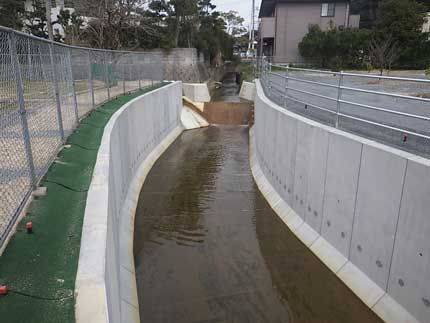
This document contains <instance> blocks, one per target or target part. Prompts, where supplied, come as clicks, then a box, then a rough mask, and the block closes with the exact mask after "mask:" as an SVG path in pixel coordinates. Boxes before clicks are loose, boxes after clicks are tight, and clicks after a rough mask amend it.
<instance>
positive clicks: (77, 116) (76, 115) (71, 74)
mask: <svg viewBox="0 0 430 323" xmlns="http://www.w3.org/2000/svg"><path fill="white" fill-rule="evenodd" d="M71 51H72V50H71V49H70V48H67V61H68V62H67V64H68V65H69V67H70V77H71V78H72V91H73V93H72V95H73V107H74V110H75V118H76V123H79V112H78V99H77V97H76V83H75V78H74V77H73V66H72V53H71Z"/></svg>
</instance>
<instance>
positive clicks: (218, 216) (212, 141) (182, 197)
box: [134, 126, 380, 323]
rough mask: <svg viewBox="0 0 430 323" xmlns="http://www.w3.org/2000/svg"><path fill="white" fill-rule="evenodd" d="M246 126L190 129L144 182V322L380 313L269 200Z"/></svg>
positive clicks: (358, 317) (139, 223)
mask: <svg viewBox="0 0 430 323" xmlns="http://www.w3.org/2000/svg"><path fill="white" fill-rule="evenodd" d="M248 130H249V129H248V127H244V126H211V127H209V128H204V129H198V130H191V131H186V132H184V133H183V134H182V135H181V136H180V137H179V138H178V139H177V140H176V141H175V142H174V143H173V144H172V146H171V147H170V148H169V149H168V150H167V151H166V152H165V153H164V154H163V155H162V156H161V158H160V159H159V160H158V161H157V163H156V164H155V165H154V168H153V169H152V170H151V172H150V174H149V175H148V177H147V179H146V181H145V184H144V186H143V188H142V191H141V195H140V199H139V204H138V208H137V211H136V220H135V221H136V222H135V241H134V252H135V265H136V276H137V288H138V296H139V306H140V315H141V321H142V322H151V323H156V322H359V323H363V322H380V320H379V318H378V317H376V316H375V314H373V312H372V311H371V310H370V309H368V308H367V307H366V306H365V305H364V304H363V303H362V302H361V301H360V300H359V299H358V298H357V297H356V296H355V295H354V294H353V293H352V292H351V291H350V290H349V289H348V288H347V287H346V286H345V285H344V284H343V283H342V282H341V281H340V280H338V279H337V277H336V276H335V275H334V274H333V273H332V272H331V271H330V270H329V269H327V268H326V267H325V266H324V265H323V264H322V263H321V262H320V261H319V260H318V259H317V258H316V257H315V256H314V255H313V254H312V253H311V251H309V250H308V249H307V247H305V246H304V245H303V244H302V243H301V242H300V241H299V240H298V239H297V238H296V237H295V236H294V234H293V233H291V232H290V231H289V229H288V228H287V227H286V226H285V224H284V223H283V222H282V221H281V220H280V219H279V218H278V216H277V215H276V214H275V213H274V212H273V211H272V210H271V209H270V206H269V205H268V204H267V202H266V201H265V200H264V197H263V196H262V195H261V193H260V192H259V191H258V188H257V186H256V184H255V183H254V181H253V178H252V174H251V170H250V167H249V161H248V160H249V159H248Z"/></svg>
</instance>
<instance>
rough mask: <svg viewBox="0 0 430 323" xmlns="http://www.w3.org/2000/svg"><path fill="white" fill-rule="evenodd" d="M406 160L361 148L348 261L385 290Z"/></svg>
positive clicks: (388, 153)
mask: <svg viewBox="0 0 430 323" xmlns="http://www.w3.org/2000/svg"><path fill="white" fill-rule="evenodd" d="M405 167H406V160H405V159H404V158H402V157H400V156H396V155H393V154H392V153H391V152H387V151H384V150H381V149H379V148H375V147H372V146H370V145H364V146H363V153H362V159H361V168H360V177H359V184H358V192H357V204H356V210H355V218H354V232H353V235H352V245H351V252H350V257H349V258H350V260H351V261H352V262H353V263H354V264H355V265H356V266H357V267H358V268H360V269H361V270H362V271H364V272H365V273H366V274H367V275H368V276H369V277H370V278H371V279H372V280H373V281H374V282H375V283H377V284H378V285H379V286H380V287H381V288H382V289H386V287H387V280H388V272H389V267H390V263H391V255H392V252H393V244H394V236H395V231H396V225H397V219H398V215H399V207H400V198H401V195H402V187H403V179H404V175H405Z"/></svg>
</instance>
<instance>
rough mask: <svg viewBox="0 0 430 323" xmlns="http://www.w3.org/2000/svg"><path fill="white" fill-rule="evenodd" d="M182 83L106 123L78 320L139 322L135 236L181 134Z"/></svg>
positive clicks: (89, 213) (89, 208)
mask: <svg viewBox="0 0 430 323" xmlns="http://www.w3.org/2000/svg"><path fill="white" fill-rule="evenodd" d="M181 109H182V84H181V82H175V83H172V84H169V85H166V86H164V87H161V88H159V89H157V90H154V91H152V92H149V93H146V94H144V95H141V96H139V97H137V98H136V99H134V100H132V101H130V102H128V103H127V104H125V105H124V106H123V107H122V108H121V109H120V110H118V111H117V112H116V113H115V114H114V115H113V116H112V118H111V120H110V121H109V123H108V124H107V125H106V127H105V130H104V134H103V138H102V142H101V145H100V148H99V152H98V156H97V162H96V166H95V168H94V173H93V178H92V181H91V185H90V189H89V192H88V197H87V204H86V209H85V217H84V225H83V231H82V238H81V250H80V256H79V266H78V273H77V277H76V283H75V295H76V309H75V314H76V315H75V316H76V322H82V323H87V322H94V323H102V322H103V323H104V322H127V323H129V322H136V323H137V322H140V318H139V306H138V299H137V291H136V280H135V268H134V256H133V233H134V215H135V209H136V206H137V201H138V197H139V193H140V190H141V187H142V185H143V182H144V180H145V177H146V175H147V173H148V172H149V170H150V169H151V167H152V165H153V164H154V163H155V161H156V160H157V158H158V157H159V156H160V155H161V154H162V152H163V151H164V150H165V149H167V147H168V146H169V144H170V143H171V142H173V140H174V139H175V138H176V137H177V136H178V135H179V134H180V133H181V132H182V129H183V128H182V125H181V119H180V117H181Z"/></svg>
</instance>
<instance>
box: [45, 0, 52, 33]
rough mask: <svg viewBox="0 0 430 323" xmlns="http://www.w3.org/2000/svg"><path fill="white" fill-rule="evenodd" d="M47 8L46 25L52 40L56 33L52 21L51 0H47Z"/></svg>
mask: <svg viewBox="0 0 430 323" xmlns="http://www.w3.org/2000/svg"><path fill="white" fill-rule="evenodd" d="M45 9H46V27H47V28H48V37H49V39H50V40H54V33H53V31H52V21H51V0H45Z"/></svg>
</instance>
